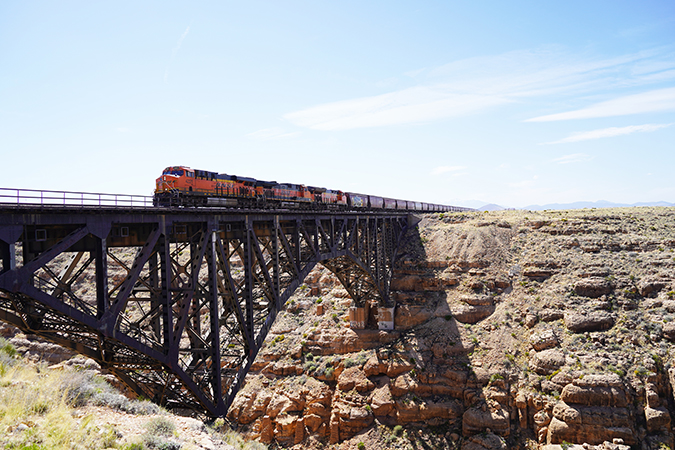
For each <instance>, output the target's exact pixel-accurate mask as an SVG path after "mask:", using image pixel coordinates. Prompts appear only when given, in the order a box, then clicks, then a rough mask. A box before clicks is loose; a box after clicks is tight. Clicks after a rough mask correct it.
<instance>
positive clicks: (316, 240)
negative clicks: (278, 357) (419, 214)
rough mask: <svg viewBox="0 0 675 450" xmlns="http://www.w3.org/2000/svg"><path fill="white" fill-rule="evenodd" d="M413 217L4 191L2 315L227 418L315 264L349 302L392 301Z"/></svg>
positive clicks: (172, 400)
mask: <svg viewBox="0 0 675 450" xmlns="http://www.w3.org/2000/svg"><path fill="white" fill-rule="evenodd" d="M413 220H414V219H413V218H412V216H409V214H408V213H406V212H397V211H387V212H365V211H360V212H358V211H353V212H344V211H342V212H316V211H298V210H276V211H269V210H238V209H215V208H156V207H153V206H152V197H141V196H120V195H105V194H85V193H68V192H55V191H49V192H47V191H42V192H40V191H27V190H24V191H18V190H8V189H0V320H2V321H4V322H7V323H10V324H12V325H14V326H16V327H18V328H19V329H21V330H22V331H24V332H25V333H30V334H35V335H38V336H40V337H42V338H44V339H47V340H49V341H52V342H55V343H57V344H59V345H62V346H64V347H66V348H69V349H71V350H74V351H75V352H77V353H80V354H82V355H85V356H88V357H90V358H92V359H94V360H96V361H97V362H98V363H99V364H100V365H101V366H102V367H103V368H105V369H107V370H108V371H110V372H111V373H113V374H114V375H116V376H117V377H118V378H119V379H120V380H122V381H123V382H124V383H125V384H126V385H128V386H129V387H130V388H131V389H132V390H133V391H135V392H136V393H137V394H138V395H140V396H143V397H145V398H148V399H151V400H153V401H155V402H157V403H160V404H162V405H165V406H167V407H179V408H191V409H194V410H197V411H200V412H201V413H202V414H204V413H205V414H206V415H208V416H211V417H218V416H224V415H225V414H226V413H227V410H228V408H229V406H230V404H231V403H232V401H233V400H234V396H235V395H236V393H237V391H238V390H239V387H240V386H241V383H242V381H243V379H244V377H245V376H246V373H247V372H248V370H249V368H250V367H251V364H252V362H253V360H254V359H255V357H256V355H257V353H258V351H259V350H260V348H261V347H262V345H263V342H264V340H265V337H266V336H267V333H268V332H269V330H270V328H271V326H272V324H273V322H274V320H275V318H276V316H277V314H278V313H279V311H281V310H282V308H283V307H284V304H285V302H286V301H287V300H288V299H289V298H290V296H291V295H292V293H293V292H294V291H295V290H296V288H298V287H299V286H300V285H301V284H302V282H303V279H304V278H305V277H306V276H307V275H308V274H309V272H310V271H311V270H312V269H313V268H314V267H315V266H316V264H318V263H321V264H322V265H324V266H325V267H326V268H328V269H329V270H330V271H331V272H333V273H334V274H335V275H336V276H337V278H338V279H339V280H340V281H341V282H342V284H343V285H344V287H345V289H346V290H347V291H348V293H349V294H350V296H351V297H352V299H353V300H354V302H355V303H356V304H357V305H363V304H364V302H366V301H373V300H376V301H377V302H378V304H379V305H382V306H392V305H391V301H390V298H389V285H390V280H391V276H392V269H393V266H394V262H395V259H396V251H397V248H398V245H399V243H400V242H401V239H402V237H403V235H404V233H405V232H406V230H407V229H409V228H410V227H411V226H414V224H415V222H414V221H413Z"/></svg>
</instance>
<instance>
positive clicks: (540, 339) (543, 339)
mask: <svg viewBox="0 0 675 450" xmlns="http://www.w3.org/2000/svg"><path fill="white" fill-rule="evenodd" d="M530 345H532V348H534V349H535V350H536V351H538V352H539V351H542V350H546V349H549V348H553V347H557V346H558V338H557V337H556V335H555V332H554V331H553V330H551V329H548V330H541V331H538V332H535V333H532V335H531V336H530Z"/></svg>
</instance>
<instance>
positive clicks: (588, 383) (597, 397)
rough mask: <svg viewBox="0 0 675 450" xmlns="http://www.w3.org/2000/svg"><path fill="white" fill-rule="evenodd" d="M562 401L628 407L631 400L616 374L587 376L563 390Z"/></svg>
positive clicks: (587, 404)
mask: <svg viewBox="0 0 675 450" xmlns="http://www.w3.org/2000/svg"><path fill="white" fill-rule="evenodd" d="M560 399H561V400H562V401H564V402H565V403H567V404H580V405H586V406H612V407H621V408H623V407H626V406H627V405H628V401H629V398H628V396H627V395H626V391H625V387H624V385H623V382H622V381H621V378H619V376H618V375H616V374H603V375H586V376H585V377H584V378H582V379H576V380H574V382H573V383H572V384H568V385H566V386H565V387H564V388H563V391H562V393H561V394H560Z"/></svg>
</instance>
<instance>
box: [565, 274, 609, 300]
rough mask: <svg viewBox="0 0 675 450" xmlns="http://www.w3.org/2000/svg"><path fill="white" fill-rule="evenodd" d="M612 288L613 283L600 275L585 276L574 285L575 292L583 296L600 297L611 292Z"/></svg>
mask: <svg viewBox="0 0 675 450" xmlns="http://www.w3.org/2000/svg"><path fill="white" fill-rule="evenodd" d="M612 290H613V288H612V284H611V283H610V282H609V281H608V280H607V279H605V278H600V277H590V278H584V279H581V280H579V281H577V282H576V284H575V285H574V292H576V294H577V295H580V296H582V297H590V298H598V297H602V296H603V295H608V294H611V293H612Z"/></svg>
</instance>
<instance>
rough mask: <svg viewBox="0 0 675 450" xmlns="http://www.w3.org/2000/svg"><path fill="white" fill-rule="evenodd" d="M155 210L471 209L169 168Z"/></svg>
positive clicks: (159, 180) (157, 187)
mask: <svg viewBox="0 0 675 450" xmlns="http://www.w3.org/2000/svg"><path fill="white" fill-rule="evenodd" d="M154 204H155V206H164V207H171V206H179V207H209V206H210V207H239V208H260V209H272V208H298V209H314V210H364V209H370V210H404V211H429V212H444V211H462V210H465V209H467V208H459V207H456V206H446V205H434V204H429V203H421V202H411V201H406V200H397V199H392V198H384V197H378V196H375V195H366V194H357V193H352V192H343V191H336V190H331V189H326V188H322V187H312V186H305V185H302V184H290V183H277V182H276V181H261V180H256V179H255V178H248V177H240V176H238V175H227V174H221V173H216V172H208V171H206V170H193V169H190V168H189V167H185V166H175V167H167V168H166V169H164V171H163V172H162V175H161V176H160V177H159V178H157V180H156V185H155V196H154Z"/></svg>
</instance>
